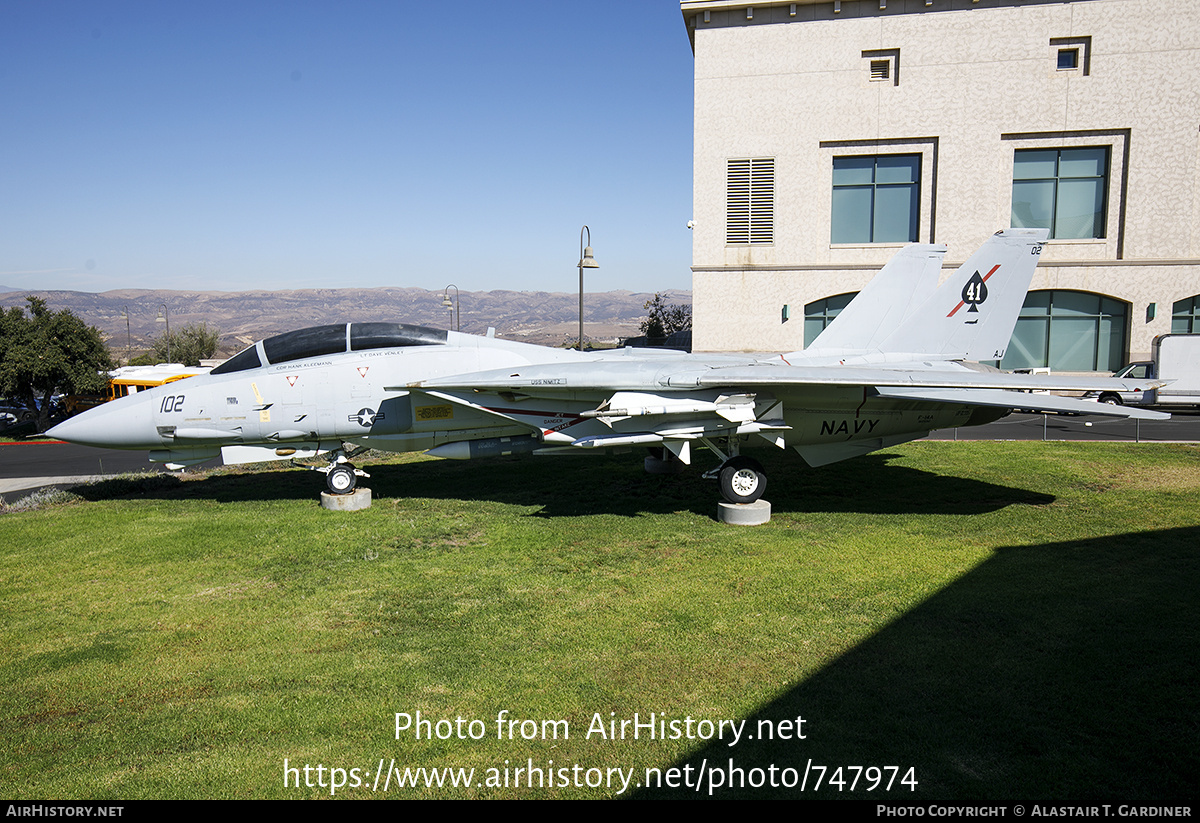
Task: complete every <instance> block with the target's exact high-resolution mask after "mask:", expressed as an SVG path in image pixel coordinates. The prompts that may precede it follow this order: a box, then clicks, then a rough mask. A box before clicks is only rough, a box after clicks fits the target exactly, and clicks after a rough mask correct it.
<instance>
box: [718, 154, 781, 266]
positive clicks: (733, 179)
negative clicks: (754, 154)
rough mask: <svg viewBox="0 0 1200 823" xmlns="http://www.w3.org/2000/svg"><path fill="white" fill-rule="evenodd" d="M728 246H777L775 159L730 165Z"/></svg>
mask: <svg viewBox="0 0 1200 823" xmlns="http://www.w3.org/2000/svg"><path fill="white" fill-rule="evenodd" d="M725 242H726V243H727V244H729V245H733V246H738V245H741V246H744V245H754V244H760V243H773V242H775V158H774V157H759V158H748V159H739V160H730V161H728V169H727V177H726V189H725Z"/></svg>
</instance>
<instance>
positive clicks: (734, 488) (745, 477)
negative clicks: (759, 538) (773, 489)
mask: <svg viewBox="0 0 1200 823" xmlns="http://www.w3.org/2000/svg"><path fill="white" fill-rule="evenodd" d="M703 443H704V445H705V446H707V447H708V448H709V449H710V450H711V451H712V452H713V454H715V455H717V456H718V457H720V458H721V461H722V462H721V465H720V466H718V467H717V468H715V469H713V470H712V471H708V472H705V473H704V475H703V477H704V478H705V479H706V480H712V479H716V480H717V482H718V484H719V485H720V487H721V496H722V497H724V498H725V500H727V501H728V502H730V503H753V502H755V501H756V500H758V499H759V498H761V497H762V496H763V492H765V491H766V490H767V473H766V471H765V470H764V469H763V467H762V463H759V462H758V461H757V460H755V459H754V458H753V457H747V456H746V455H744V454H739V453H738V441H737V438H736V437H730V438H727V439H726V441H725V449H724V450H722V449H720V448H719V447H718V446H717V444H716V443H714V442H712V440H710V439H708V438H703Z"/></svg>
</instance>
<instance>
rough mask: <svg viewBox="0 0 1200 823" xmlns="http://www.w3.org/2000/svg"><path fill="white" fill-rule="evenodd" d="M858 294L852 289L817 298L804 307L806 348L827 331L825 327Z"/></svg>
mask: <svg viewBox="0 0 1200 823" xmlns="http://www.w3.org/2000/svg"><path fill="white" fill-rule="evenodd" d="M857 295H858V292H856V291H852V292H848V293H846V294H839V295H836V296H834V297H827V298H825V299H824V300H817V301H815V302H812V303H809V304H808V305H806V306H805V307H804V348H806V349H807V348H808V347H809V346H811V345H812V342H813V341H814V340H816V339H817V335H819V334H820V333H821V332H823V331H825V327H826V326H828V325H829V324H830V323H832V322H833V318H835V317H837V316H838V314H839V313H840V312H841V310H842V309H844V308H846V306H848V305H850V301H851V300H853V299H854V298H855V297H856V296H857Z"/></svg>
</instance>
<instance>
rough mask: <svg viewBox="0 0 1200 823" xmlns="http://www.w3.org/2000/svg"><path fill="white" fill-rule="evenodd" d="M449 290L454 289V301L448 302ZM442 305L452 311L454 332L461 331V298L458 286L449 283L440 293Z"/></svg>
mask: <svg viewBox="0 0 1200 823" xmlns="http://www.w3.org/2000/svg"><path fill="white" fill-rule="evenodd" d="M450 289H454V301H453V302H451V300H450ZM442 305H443V306H445V307H446V308H448V309H449V308H451V307H453V309H454V330H455V331H462V298H461V297H460V296H459V294H458V286H456V285H454V284H453V283H451V284H450V285H449V286H446V290H445V291H444V292H443V293H442Z"/></svg>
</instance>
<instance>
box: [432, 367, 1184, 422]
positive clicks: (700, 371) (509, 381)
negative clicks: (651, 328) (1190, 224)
mask: <svg viewBox="0 0 1200 823" xmlns="http://www.w3.org/2000/svg"><path fill="white" fill-rule="evenodd" d="M896 365H897V367H896V368H883V367H880V366H850V365H846V366H791V365H787V364H783V363H781V362H779V361H765V362H757V363H750V364H747V363H745V362H744V361H743V362H735V363H728V362H725V361H723V360H721V359H717V360H716V361H715V362H713V363H709V362H706V361H705V360H704V359H703V358H695V357H690V358H677V359H674V360H671V361H657V362H628V363H556V364H549V365H533V366H527V367H523V368H518V369H512V370H508V369H503V370H495V371H487V372H477V373H474V374H465V375H455V376H452V377H445V378H439V379H435V380H427V381H422V382H421V383H420V384H419V386H414V388H418V387H419V388H421V389H426V390H427V389H431V388H432V389H439V388H440V389H447V390H455V391H459V392H462V391H473V392H487V393H492V394H505V393H512V394H514V395H521V396H526V397H530V396H540V397H555V396H558V397H562V396H568V395H574V394H577V393H579V392H589V393H613V392H618V391H637V392H655V393H667V394H669V393H674V392H683V391H688V390H697V389H721V390H726V391H728V390H732V391H734V392H744V391H750V390H769V391H771V392H772V393H773V394H776V395H778V394H781V393H785V392H787V390H789V389H797V390H799V389H804V388H806V387H828V386H837V387H862V388H863V389H864V391H865V392H868V393H870V394H871V395H875V396H881V397H886V398H889V399H895V400H913V401H918V402H929V403H950V404H962V405H968V406H989V407H1001V408H1017V409H1036V410H1042V411H1055V412H1069V413H1075V414H1096V415H1105V416H1110V417H1133V418H1141V419H1144V420H1165V419H1168V418H1169V417H1170V415H1167V414H1163V413H1162V412H1155V411H1150V410H1148V409H1141V408H1135V407H1129V406H1116V405H1110V404H1106V403H1098V402H1096V401H1092V400H1078V399H1075V398H1069V397H1059V396H1056V395H1052V394H1044V393H1042V392H1051V391H1078V392H1084V391H1097V392H1100V391H1109V392H1131V391H1144V390H1146V389H1151V388H1156V387H1157V386H1159V385H1161V383H1160V382H1159V381H1152V380H1130V379H1118V378H1112V377H1070V376H1059V375H1053V374H1050V375H1045V374H1010V373H1008V372H992V371H974V370H971V369H967V368H962V367H958V368H955V367H954V366H953V365H952V364H947V363H937V364H936V367H935V366H934V364H932V363H931V364H924V363H918V364H912V363H908V364H896ZM914 366H915V367H914ZM1035 392H1037V393H1035Z"/></svg>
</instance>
